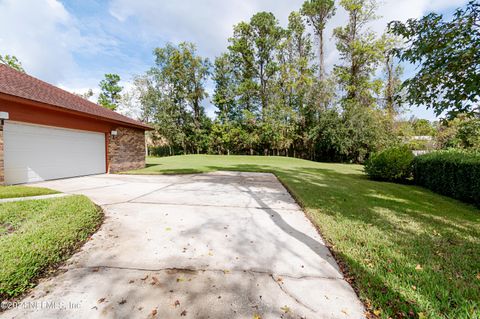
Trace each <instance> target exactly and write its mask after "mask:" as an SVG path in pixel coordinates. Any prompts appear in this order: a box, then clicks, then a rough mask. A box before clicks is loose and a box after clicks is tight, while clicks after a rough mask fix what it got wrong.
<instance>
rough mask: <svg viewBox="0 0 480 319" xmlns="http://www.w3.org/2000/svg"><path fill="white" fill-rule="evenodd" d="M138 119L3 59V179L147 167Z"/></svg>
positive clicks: (0, 75)
mask: <svg viewBox="0 0 480 319" xmlns="http://www.w3.org/2000/svg"><path fill="white" fill-rule="evenodd" d="M150 129H151V128H150V127H149V126H147V125H145V124H143V123H141V122H139V121H136V120H133V119H131V118H128V117H126V116H123V115H120V114H118V113H116V112H113V111H111V110H108V109H105V108H103V107H101V106H99V105H97V104H95V103H92V102H89V101H87V100H85V99H83V98H81V97H79V96H76V95H74V94H72V93H69V92H67V91H64V90H62V89H59V88H57V87H55V86H53V85H50V84H48V83H46V82H43V81H41V80H39V79H36V78H34V77H31V76H29V75H27V74H25V73H22V72H18V71H16V70H14V69H12V68H10V67H8V66H6V65H2V64H0V183H1V184H7V185H8V184H20V183H30V182H36V181H43V180H49V179H57V178H66V177H74V176H83V175H92V174H101V173H115V172H119V171H124V170H130V169H136V168H142V167H144V166H145V131H146V130H150Z"/></svg>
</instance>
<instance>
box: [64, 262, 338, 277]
mask: <svg viewBox="0 0 480 319" xmlns="http://www.w3.org/2000/svg"><path fill="white" fill-rule="evenodd" d="M70 269H78V270H81V269H87V270H93V271H96V270H99V269H115V270H133V271H148V272H162V271H178V272H216V273H223V274H225V275H228V274H229V273H248V274H251V275H265V276H269V277H272V278H273V276H275V277H277V278H278V279H280V278H288V279H294V280H302V279H327V280H344V278H342V277H332V276H315V275H303V276H292V275H289V274H275V273H273V272H270V271H267V270H258V269H235V268H232V269H215V268H196V267H163V268H140V267H121V266H105V265H98V266H85V267H82V266H80V267H71V268H70Z"/></svg>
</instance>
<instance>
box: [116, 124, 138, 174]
mask: <svg viewBox="0 0 480 319" xmlns="http://www.w3.org/2000/svg"><path fill="white" fill-rule="evenodd" d="M116 131H117V135H116V136H113V135H111V134H108V136H107V144H108V145H107V157H108V161H107V162H108V169H107V172H109V173H116V172H121V171H126V170H132V169H139V168H144V167H145V131H144V130H139V129H134V128H127V127H117V128H116Z"/></svg>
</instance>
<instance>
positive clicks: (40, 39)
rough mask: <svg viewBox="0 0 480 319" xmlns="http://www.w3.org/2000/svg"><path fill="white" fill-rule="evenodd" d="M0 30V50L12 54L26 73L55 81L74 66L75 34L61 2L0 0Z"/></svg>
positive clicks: (69, 17)
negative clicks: (21, 64)
mask: <svg viewBox="0 0 480 319" xmlns="http://www.w3.org/2000/svg"><path fill="white" fill-rule="evenodd" d="M0 30H2V32H0V50H1V51H2V52H0V53H1V54H14V55H16V56H17V57H18V58H19V60H20V61H21V62H22V63H23V65H24V67H25V69H26V70H27V71H29V73H32V74H34V75H36V76H38V77H40V78H42V79H44V80H46V81H52V82H56V81H58V80H59V79H62V78H63V77H64V76H65V75H66V74H67V73H68V72H71V71H72V70H73V69H74V67H75V60H74V58H73V54H72V44H73V43H75V41H76V40H77V39H78V38H79V34H78V32H77V30H76V29H75V28H74V26H73V25H72V18H71V16H70V14H69V13H68V12H67V11H66V10H65V8H64V7H63V5H62V4H61V3H59V2H57V1H55V0H44V1H18V0H6V1H1V2H0ZM7 30H8V31H7ZM73 47H75V46H73Z"/></svg>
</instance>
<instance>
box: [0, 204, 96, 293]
mask: <svg viewBox="0 0 480 319" xmlns="http://www.w3.org/2000/svg"><path fill="white" fill-rule="evenodd" d="M101 218H102V213H101V211H100V209H99V208H98V207H97V206H95V205H94V204H93V203H92V202H91V201H90V200H89V199H88V198H87V197H84V196H68V197H62V198H54V199H44V200H29V201H21V202H10V203H3V204H0V300H2V299H4V298H9V297H14V296H17V295H19V294H21V293H23V292H24V291H25V290H27V289H28V288H30V287H32V286H33V285H34V281H35V278H37V277H39V276H40V275H42V274H43V273H45V272H46V271H48V270H49V269H52V268H53V266H55V265H57V264H58V263H59V262H62V261H64V260H65V259H66V258H68V257H69V256H70V255H71V253H72V252H73V251H74V250H75V248H76V247H78V246H79V244H80V243H81V242H83V241H84V240H86V239H87V238H88V237H89V236H90V235H91V234H92V233H93V232H94V231H95V230H96V229H97V227H98V225H99V224H100V222H101Z"/></svg>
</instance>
